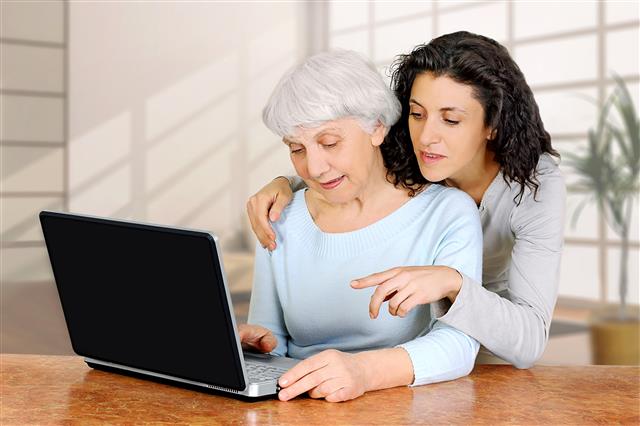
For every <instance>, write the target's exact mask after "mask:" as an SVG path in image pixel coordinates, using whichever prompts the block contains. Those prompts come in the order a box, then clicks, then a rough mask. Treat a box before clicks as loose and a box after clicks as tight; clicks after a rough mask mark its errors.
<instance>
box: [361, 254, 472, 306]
mask: <svg viewBox="0 0 640 426" xmlns="http://www.w3.org/2000/svg"><path fill="white" fill-rule="evenodd" d="M372 286H377V288H376V291H375V292H374V293H373V295H372V296H371V302H370V303H369V316H370V317H371V318H377V317H378V313H379V312H380V305H382V303H383V302H385V301H387V300H388V301H389V313H390V314H391V315H397V316H399V317H404V316H406V315H407V314H408V313H409V312H410V311H411V310H412V309H413V308H415V307H416V306H418V305H423V304H426V303H431V302H435V301H438V300H440V299H443V298H445V297H448V298H449V300H451V302H455V299H456V296H457V295H458V292H459V291H460V287H461V286H462V275H460V273H459V272H458V271H456V270H455V269H452V268H449V267H448V266H406V267H401V268H393V269H389V270H388V271H384V272H378V273H376V274H372V275H369V276H367V277H364V278H358V279H357V280H353V281H351V287H353V288H355V289H361V288H366V287H372Z"/></svg>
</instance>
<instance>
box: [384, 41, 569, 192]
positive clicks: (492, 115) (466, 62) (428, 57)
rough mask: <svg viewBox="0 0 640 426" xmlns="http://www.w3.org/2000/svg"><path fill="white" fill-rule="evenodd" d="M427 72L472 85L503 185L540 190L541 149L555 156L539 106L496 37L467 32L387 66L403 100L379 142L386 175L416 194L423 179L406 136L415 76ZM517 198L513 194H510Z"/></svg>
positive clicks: (518, 70) (393, 85)
mask: <svg viewBox="0 0 640 426" xmlns="http://www.w3.org/2000/svg"><path fill="white" fill-rule="evenodd" d="M424 72H429V73H433V74H434V75H435V76H446V77H449V78H451V79H453V80H455V81H457V82H459V83H462V84H466V85H469V86H471V87H472V88H473V95H474V97H475V98H476V99H477V100H478V101H479V102H480V104H481V105H482V107H483V110H484V124H485V126H486V127H488V128H492V129H494V130H495V137H494V138H493V139H492V140H491V141H489V143H488V146H487V147H488V149H490V150H491V151H492V152H493V153H494V154H495V161H496V162H497V163H498V164H499V165H500V169H501V170H502V173H503V176H504V179H505V181H506V182H507V184H510V182H509V181H512V182H517V183H518V184H519V185H520V192H519V194H518V195H517V196H516V199H518V201H517V202H518V203H519V202H520V201H521V200H522V196H523V195H524V191H525V186H526V187H528V188H529V189H530V190H531V191H533V194H534V198H535V196H536V195H537V193H538V186H539V183H538V181H537V179H536V176H535V169H536V165H537V164H538V160H539V158H540V155H541V154H542V153H545V152H547V153H550V154H552V155H555V156H558V153H557V152H556V151H555V150H554V149H553V148H552V147H551V138H550V136H549V133H547V131H546V130H545V129H544V126H543V124H542V119H541V118H540V112H539V111H538V105H537V104H536V101H535V99H534V97H533V93H532V92H531V89H530V88H529V85H528V84H527V82H526V81H525V78H524V76H523V74H522V72H521V71H520V68H518V65H517V64H516V63H515V62H514V61H513V59H511V56H510V55H509V52H508V51H507V49H506V48H505V47H504V46H502V45H501V44H499V43H498V42H496V41H494V40H492V39H490V38H488V37H483V36H481V35H477V34H472V33H469V32H466V31H459V32H455V33H451V34H446V35H443V36H440V37H437V38H434V39H433V40H431V41H430V42H429V43H428V44H423V45H419V46H417V47H415V48H414V49H413V51H412V52H411V53H409V54H408V55H399V56H398V57H397V58H396V60H395V61H394V63H393V64H392V66H391V87H392V89H393V90H394V92H395V94H396V96H397V97H398V99H399V100H400V103H401V104H402V114H401V116H400V120H398V122H397V123H396V124H395V125H394V126H392V127H391V129H390V131H389V133H388V135H387V137H386V139H385V141H384V143H383V144H382V145H381V150H382V152H383V158H384V161H385V166H386V167H387V170H388V175H387V176H388V179H389V180H390V181H391V182H392V183H393V184H394V185H396V186H398V185H401V186H403V187H405V188H407V189H409V190H410V192H412V195H413V194H415V191H416V190H419V189H420V188H422V187H423V186H424V185H425V184H426V183H427V181H426V179H425V178H424V177H423V176H422V174H421V173H420V169H419V166H418V161H417V159H416V157H415V155H414V152H413V147H412V144H411V138H410V135H409V125H408V118H409V98H410V96H411V86H412V85H413V81H414V80H415V78H416V76H417V75H419V74H421V73H424ZM514 201H515V199H514Z"/></svg>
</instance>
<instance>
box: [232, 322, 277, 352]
mask: <svg viewBox="0 0 640 426" xmlns="http://www.w3.org/2000/svg"><path fill="white" fill-rule="evenodd" d="M238 335H239V336H240V343H242V348H243V349H245V350H252V351H257V352H263V353H266V352H271V351H272V350H274V349H275V347H276V346H277V345H278V339H277V338H276V336H274V335H273V333H272V332H271V330H269V329H268V328H265V327H262V326H260V325H255V324H240V325H239V326H238Z"/></svg>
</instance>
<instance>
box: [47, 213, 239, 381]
mask: <svg viewBox="0 0 640 426" xmlns="http://www.w3.org/2000/svg"><path fill="white" fill-rule="evenodd" d="M40 220H41V223H42V228H43V232H44V236H45V241H46V244H47V249H48V251H49V257H50V260H51V264H52V268H53V272H54V275H55V280H56V285H57V287H58V292H59V295H60V299H61V302H62V307H63V310H64V314H65V318H66V322H67V327H68V329H69V334H70V337H71V343H72V345H73V348H74V350H75V352H76V353H77V354H78V355H82V356H86V357H90V358H95V359H97V360H102V361H108V362H112V363H117V364H122V365H125V366H129V367H135V368H139V369H143V370H148V371H152V372H156V373H162V374H166V375H170V376H176V377H180V378H184V379H188V380H193V381H198V382H204V383H208V384H214V385H218V386H224V387H229V388H232V389H238V390H242V389H244V388H245V383H244V379H243V377H242V369H241V366H240V359H239V356H240V354H239V353H238V346H237V342H236V340H235V335H234V330H233V323H232V319H231V314H230V312H231V307H230V306H229V303H228V300H227V296H226V292H225V288H224V283H223V278H222V271H221V269H220V265H219V259H218V256H217V250H216V247H215V243H214V241H213V238H212V237H211V236H210V235H209V234H207V233H204V232H197V231H183V230H174V229H170V228H163V227H157V226H151V225H139V224H132V223H127V222H119V221H113V220H106V219H95V218H87V217H82V216H76V215H66V214H63V213H53V212H42V213H41V214H40Z"/></svg>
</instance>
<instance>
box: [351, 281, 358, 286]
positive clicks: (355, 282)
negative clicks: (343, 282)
mask: <svg viewBox="0 0 640 426" xmlns="http://www.w3.org/2000/svg"><path fill="white" fill-rule="evenodd" d="M350 284H351V287H353V286H354V285H356V284H358V281H357V280H353V281H351V283H350Z"/></svg>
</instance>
